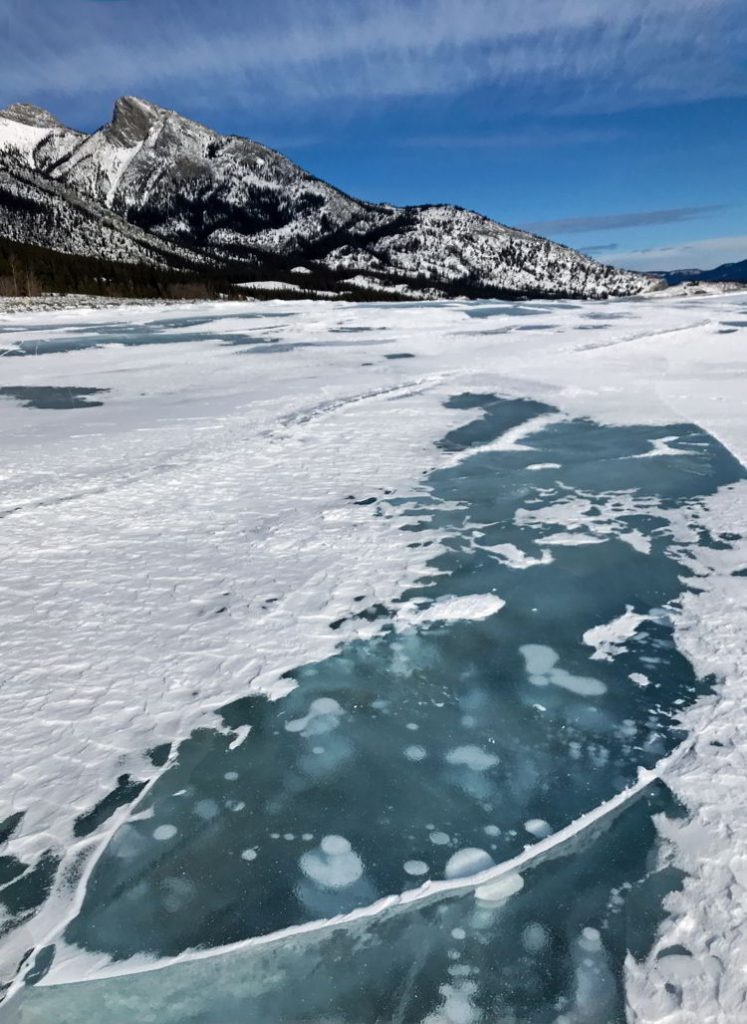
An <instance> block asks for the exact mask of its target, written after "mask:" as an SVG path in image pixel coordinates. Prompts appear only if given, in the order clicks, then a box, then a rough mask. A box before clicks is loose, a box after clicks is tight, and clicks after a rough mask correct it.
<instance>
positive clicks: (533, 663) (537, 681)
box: [519, 644, 607, 697]
mask: <svg viewBox="0 0 747 1024" xmlns="http://www.w3.org/2000/svg"><path fill="white" fill-rule="evenodd" d="M519 651H520V652H521V654H522V656H523V658H524V664H525V665H526V670H527V676H528V678H529V682H530V683H531V684H532V685H533V686H549V685H550V683H552V684H553V685H554V686H561V687H562V688H563V689H564V690H570V692H571V693H577V694H578V695H579V696H580V697H601V695H602V694H603V693H606V692H607V687H606V685H605V684H604V683H603V682H602V681H601V679H593V678H591V677H590V676H574V675H572V674H571V673H570V672H566V670H565V669H562V668H557V667H556V665H557V662H558V659H559V655H558V654H557V653H556V652H555V651H554V650H553V649H552V647H545V646H544V645H543V644H524V646H523V647H520V648H519Z"/></svg>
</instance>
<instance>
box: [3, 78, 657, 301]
mask: <svg viewBox="0 0 747 1024" xmlns="http://www.w3.org/2000/svg"><path fill="white" fill-rule="evenodd" d="M0 236H4V237H6V238H15V239H17V240H19V241H25V242H29V243H32V244H39V245H45V246H48V247H51V248H54V249H60V250H61V251H66V252H74V253H78V254H81V255H94V254H95V255H99V256H104V257H106V258H107V259H115V260H118V261H125V262H133V263H137V262H145V263H151V264H153V265H164V266H180V265H192V266H195V267H199V266H201V265H202V266H205V265H209V266H211V267H230V268H231V273H232V274H233V275H234V276H235V275H236V274H239V275H240V274H241V269H242V268H243V269H244V271H245V277H246V278H247V279H249V280H251V279H252V278H253V277H255V276H257V274H259V275H260V276H261V275H264V276H266V275H267V268H268V266H271V267H272V270H273V273H274V274H275V275H276V276H279V277H280V279H282V280H291V279H292V274H291V270H292V268H294V267H297V266H298V265H299V264H300V265H302V266H305V267H307V268H308V269H310V270H311V271H312V272H317V273H318V274H322V275H323V277H324V280H325V281H326V283H327V285H328V286H331V287H332V288H333V290H342V291H345V290H347V291H350V290H351V289H352V290H355V289H356V288H357V289H361V288H366V289H375V290H377V291H391V292H392V293H399V294H402V293H405V294H413V295H427V296H437V295H447V296H449V295H460V294H466V295H474V296H491V295H494V296H496V297H510V296H520V295H547V296H576V297H589V298H596V297H605V296H608V295H630V294H635V293H637V292H640V291H644V290H646V289H648V288H650V287H651V281H650V279H648V278H645V277H643V276H641V275H638V274H632V273H627V272H624V271H619V270H615V269H613V268H611V267H605V266H603V265H601V264H599V263H597V262H595V261H594V260H592V259H589V258H588V257H586V256H583V255H582V254H581V253H578V252H575V251H574V250H572V249H567V248H565V247H564V246H560V245H557V244H555V243H552V242H549V241H547V240H545V239H542V238H538V237H536V236H534V235H530V234H528V233H527V232H524V231H519V230H515V229H512V228H508V227H505V226H503V225H501V224H498V223H496V222H495V221H491V220H489V219H487V218H485V217H482V216H480V215H479V214H477V213H472V212H470V211H466V210H462V209H459V208H456V207H452V206H435V207H395V206H390V205H387V204H378V205H376V204H371V203H366V202H362V201H360V200H357V199H354V198H351V197H350V196H348V195H345V193H343V192H341V191H339V190H338V189H336V188H334V187H333V186H331V185H328V184H327V183H326V182H323V181H320V180H319V179H317V178H315V177H313V176H312V175H311V174H308V173H307V172H306V171H304V170H303V169H302V168H300V167H298V166H297V165H296V164H294V163H293V162H292V161H290V160H288V159H287V158H286V157H284V156H282V155H281V154H280V153H277V152H275V151H274V150H271V149H268V148H267V147H266V146H262V145H260V144H259V143H257V142H253V141H251V140H249V139H244V138H240V137H238V136H224V135H220V134H218V133H217V132H214V131H211V130H210V129H209V128H206V127H205V126H203V125H201V124H198V123H197V122H195V121H191V120H189V119H187V118H184V117H181V116H180V115H179V114H177V113H175V112H174V111H171V110H165V109H163V108H161V107H157V106H155V105H154V104H152V103H147V102H145V101H144V100H139V99H136V98H134V97H123V98H121V99H119V100H117V102H116V104H115V107H114V116H113V118H112V121H111V123H110V124H108V125H105V126H104V127H103V128H101V129H99V130H98V131H96V132H94V133H93V134H91V135H85V134H83V133H81V132H77V131H74V130H72V129H69V128H66V127H64V126H63V125H61V124H60V123H59V122H58V121H57V120H56V119H55V118H54V117H53V116H52V115H51V114H49V113H48V112H47V111H43V110H40V109H39V108H37V107H32V106H29V105H23V104H16V105H14V106H12V107H9V108H7V109H6V110H4V111H0ZM288 275H290V276H288Z"/></svg>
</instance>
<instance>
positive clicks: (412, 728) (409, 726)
mask: <svg viewBox="0 0 747 1024" xmlns="http://www.w3.org/2000/svg"><path fill="white" fill-rule="evenodd" d="M419 728H420V726H419V725H418V724H417V723H416V722H408V723H407V725H406V726H405V729H409V730H410V732H417V731H418V729H419Z"/></svg>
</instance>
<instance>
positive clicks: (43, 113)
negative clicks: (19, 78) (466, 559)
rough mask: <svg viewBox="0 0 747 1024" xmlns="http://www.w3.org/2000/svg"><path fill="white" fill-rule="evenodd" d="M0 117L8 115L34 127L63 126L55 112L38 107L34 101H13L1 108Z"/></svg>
mask: <svg viewBox="0 0 747 1024" xmlns="http://www.w3.org/2000/svg"><path fill="white" fill-rule="evenodd" d="M0 117H7V118H8V119H9V120H10V121H18V123H19V124H26V125H29V126H30V127H32V128H61V127H62V122H60V121H58V120H57V118H56V117H55V116H54V114H50V112H49V111H48V110H44V109H43V108H42V107H36V106H34V104H33V103H11V105H10V106H9V107H5V109H4V110H0Z"/></svg>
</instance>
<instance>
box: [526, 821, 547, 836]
mask: <svg viewBox="0 0 747 1024" xmlns="http://www.w3.org/2000/svg"><path fill="white" fill-rule="evenodd" d="M524 828H525V829H526V831H527V832H529V834H530V835H533V836H536V837H537V838H538V839H544V838H545V837H546V836H549V835H551V833H552V831H553V828H552V825H550V823H549V822H547V821H545V820H544V818H530V819H529V820H528V821H525V822H524Z"/></svg>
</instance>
